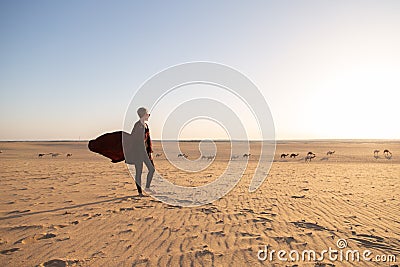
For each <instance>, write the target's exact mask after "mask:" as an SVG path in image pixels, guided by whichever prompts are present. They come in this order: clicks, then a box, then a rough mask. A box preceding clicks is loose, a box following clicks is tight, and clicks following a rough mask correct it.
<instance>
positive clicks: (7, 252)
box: [0, 248, 19, 255]
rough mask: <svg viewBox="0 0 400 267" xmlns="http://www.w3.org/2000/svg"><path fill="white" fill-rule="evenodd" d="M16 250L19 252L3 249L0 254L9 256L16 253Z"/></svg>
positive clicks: (13, 249) (14, 249) (12, 249)
mask: <svg viewBox="0 0 400 267" xmlns="http://www.w3.org/2000/svg"><path fill="white" fill-rule="evenodd" d="M18 250H19V248H10V249H5V250H2V251H0V254H3V255H10V254H11V253H13V252H15V251H18Z"/></svg>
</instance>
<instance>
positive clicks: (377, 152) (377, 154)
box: [374, 149, 379, 159]
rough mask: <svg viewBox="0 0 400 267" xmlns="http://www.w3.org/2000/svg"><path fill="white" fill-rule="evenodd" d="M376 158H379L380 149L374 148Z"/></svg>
mask: <svg viewBox="0 0 400 267" xmlns="http://www.w3.org/2000/svg"><path fill="white" fill-rule="evenodd" d="M374 158H375V159H378V158H379V150H378V149H375V150H374Z"/></svg>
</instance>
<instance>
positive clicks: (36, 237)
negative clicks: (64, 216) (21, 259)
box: [14, 233, 56, 245]
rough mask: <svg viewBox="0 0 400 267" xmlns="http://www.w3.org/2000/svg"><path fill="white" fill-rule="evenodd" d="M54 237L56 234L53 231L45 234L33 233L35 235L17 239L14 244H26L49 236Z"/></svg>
mask: <svg viewBox="0 0 400 267" xmlns="http://www.w3.org/2000/svg"><path fill="white" fill-rule="evenodd" d="M54 237H56V235H55V234H53V233H44V234H40V235H33V236H28V237H24V238H21V239H19V240H17V241H16V242H15V243H14V244H24V245H26V244H31V243H35V242H36V241H38V240H43V239H49V238H54Z"/></svg>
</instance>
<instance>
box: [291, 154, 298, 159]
mask: <svg viewBox="0 0 400 267" xmlns="http://www.w3.org/2000/svg"><path fill="white" fill-rule="evenodd" d="M298 155H299V154H294V153H292V154H290V158H296V157H297V156H298Z"/></svg>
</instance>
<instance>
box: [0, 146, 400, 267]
mask: <svg viewBox="0 0 400 267" xmlns="http://www.w3.org/2000/svg"><path fill="white" fill-rule="evenodd" d="M86 145H87V144H86V143H85V142H1V143H0V150H2V152H3V153H1V154H0V163H1V172H0V184H1V190H2V193H1V195H0V222H1V224H0V233H1V237H0V265H1V266H36V265H39V266H263V265H264V266H296V264H298V266H333V265H330V264H334V265H335V266H394V265H395V264H398V262H399V259H400V255H399V254H400V208H399V207H400V197H399V195H400V187H399V178H400V177H399V174H400V142H389V141H387V142H384V141H380V142H376V141H374V142H372V141H371V142H368V141H352V142H350V141H319V142H317V141H314V142H312V141H304V142H300V141H299V142H289V141H287V142H279V143H278V145H277V149H276V157H275V159H274V163H273V165H272V168H271V171H270V174H269V176H268V178H267V180H266V181H265V182H264V184H263V185H262V186H261V187H260V188H259V189H258V190H257V191H255V192H253V193H249V192H248V186H249V183H250V179H251V177H252V174H253V172H254V169H255V168H256V166H257V162H258V161H257V157H258V154H257V147H258V143H252V144H251V146H252V150H251V154H252V156H250V160H249V165H248V167H247V169H246V172H245V174H244V177H243V178H242V179H241V180H240V182H239V184H238V185H237V186H236V187H235V188H234V189H233V190H232V191H231V192H229V194H227V195H226V196H225V197H223V198H222V199H219V200H217V201H215V202H213V203H212V204H208V205H205V206H200V207H194V208H185V207H180V206H173V205H167V204H165V203H163V202H160V201H158V200H155V199H153V198H152V197H143V198H139V197H137V192H136V188H135V186H134V184H133V180H132V178H131V177H130V175H129V173H128V171H127V168H126V165H125V164H124V163H117V164H113V163H111V162H110V161H109V160H107V159H105V158H104V157H101V156H100V155H97V154H94V153H91V152H90V151H88V149H87V146H86ZM154 145H155V149H154V150H155V153H161V148H160V143H159V142H155V144H154ZM217 148H218V153H217V157H216V158H215V160H214V161H213V162H212V163H211V165H210V166H209V167H208V168H206V169H205V170H203V171H202V172H199V173H186V172H183V171H180V170H179V169H177V168H176V167H175V166H173V165H172V164H170V163H168V161H167V160H166V158H165V156H164V155H161V156H160V157H157V158H155V164H156V169H157V170H158V171H159V172H160V173H162V174H163V175H164V176H165V177H166V178H167V179H169V180H170V181H172V182H174V183H176V184H181V185H186V186H197V185H201V184H205V183H207V182H209V181H211V180H213V179H215V178H216V177H217V176H218V175H219V174H220V173H222V172H223V170H224V168H225V166H226V165H227V161H228V160H229V159H230V157H231V155H230V154H229V153H228V152H229V147H228V145H227V143H224V142H221V143H218V144H217ZM181 149H182V152H184V153H186V154H187V155H189V159H195V158H197V157H200V153H199V151H198V145H197V144H196V143H190V142H184V143H182V147H181ZM375 149H380V150H381V153H382V152H383V150H384V149H389V150H390V151H391V152H392V153H393V157H392V158H391V159H390V160H388V159H386V158H385V157H384V155H383V154H380V158H377V159H376V158H374V157H373V151H374V150H375ZM329 150H335V154H333V155H331V156H327V155H326V152H327V151H329ZM308 151H312V152H314V153H315V154H316V156H317V157H316V158H314V159H313V160H312V161H311V162H307V163H306V162H305V160H304V157H305V155H306V154H307V152H308ZM39 153H46V154H47V153H60V155H59V156H57V157H52V156H51V155H44V156H43V157H42V158H39V157H38V154H39ZM67 153H71V154H72V157H68V158H67V157H66V154H67ZM243 153H245V152H243ZM282 153H299V154H300V155H299V156H298V157H297V158H295V159H290V158H288V157H287V158H286V159H281V158H280V155H281V154H282ZM235 160H237V161H241V160H243V159H242V157H241V155H240V157H239V158H237V159H235ZM210 162H211V161H210ZM144 175H145V174H144ZM339 239H345V240H346V241H347V245H348V247H347V248H351V249H358V250H360V251H364V250H366V249H369V250H370V251H371V252H372V253H373V255H383V254H384V255H389V254H390V255H395V256H396V258H397V263H393V262H392V263H388V262H386V263H384V264H383V263H379V262H375V261H372V262H365V261H363V262H362V263H360V262H358V263H357V262H339V261H335V262H332V261H329V260H328V259H324V260H323V261H322V262H318V261H316V260H313V261H307V262H290V261H289V262H282V261H279V260H278V259H276V258H275V259H274V260H273V262H272V263H271V262H269V261H260V260H259V259H258V258H257V253H258V251H259V250H260V249H263V248H264V246H268V248H269V249H274V250H286V251H290V250H298V251H302V250H311V249H312V250H315V251H317V252H319V251H321V250H323V249H328V248H329V247H332V248H336V249H337V241H338V240H339Z"/></svg>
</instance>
